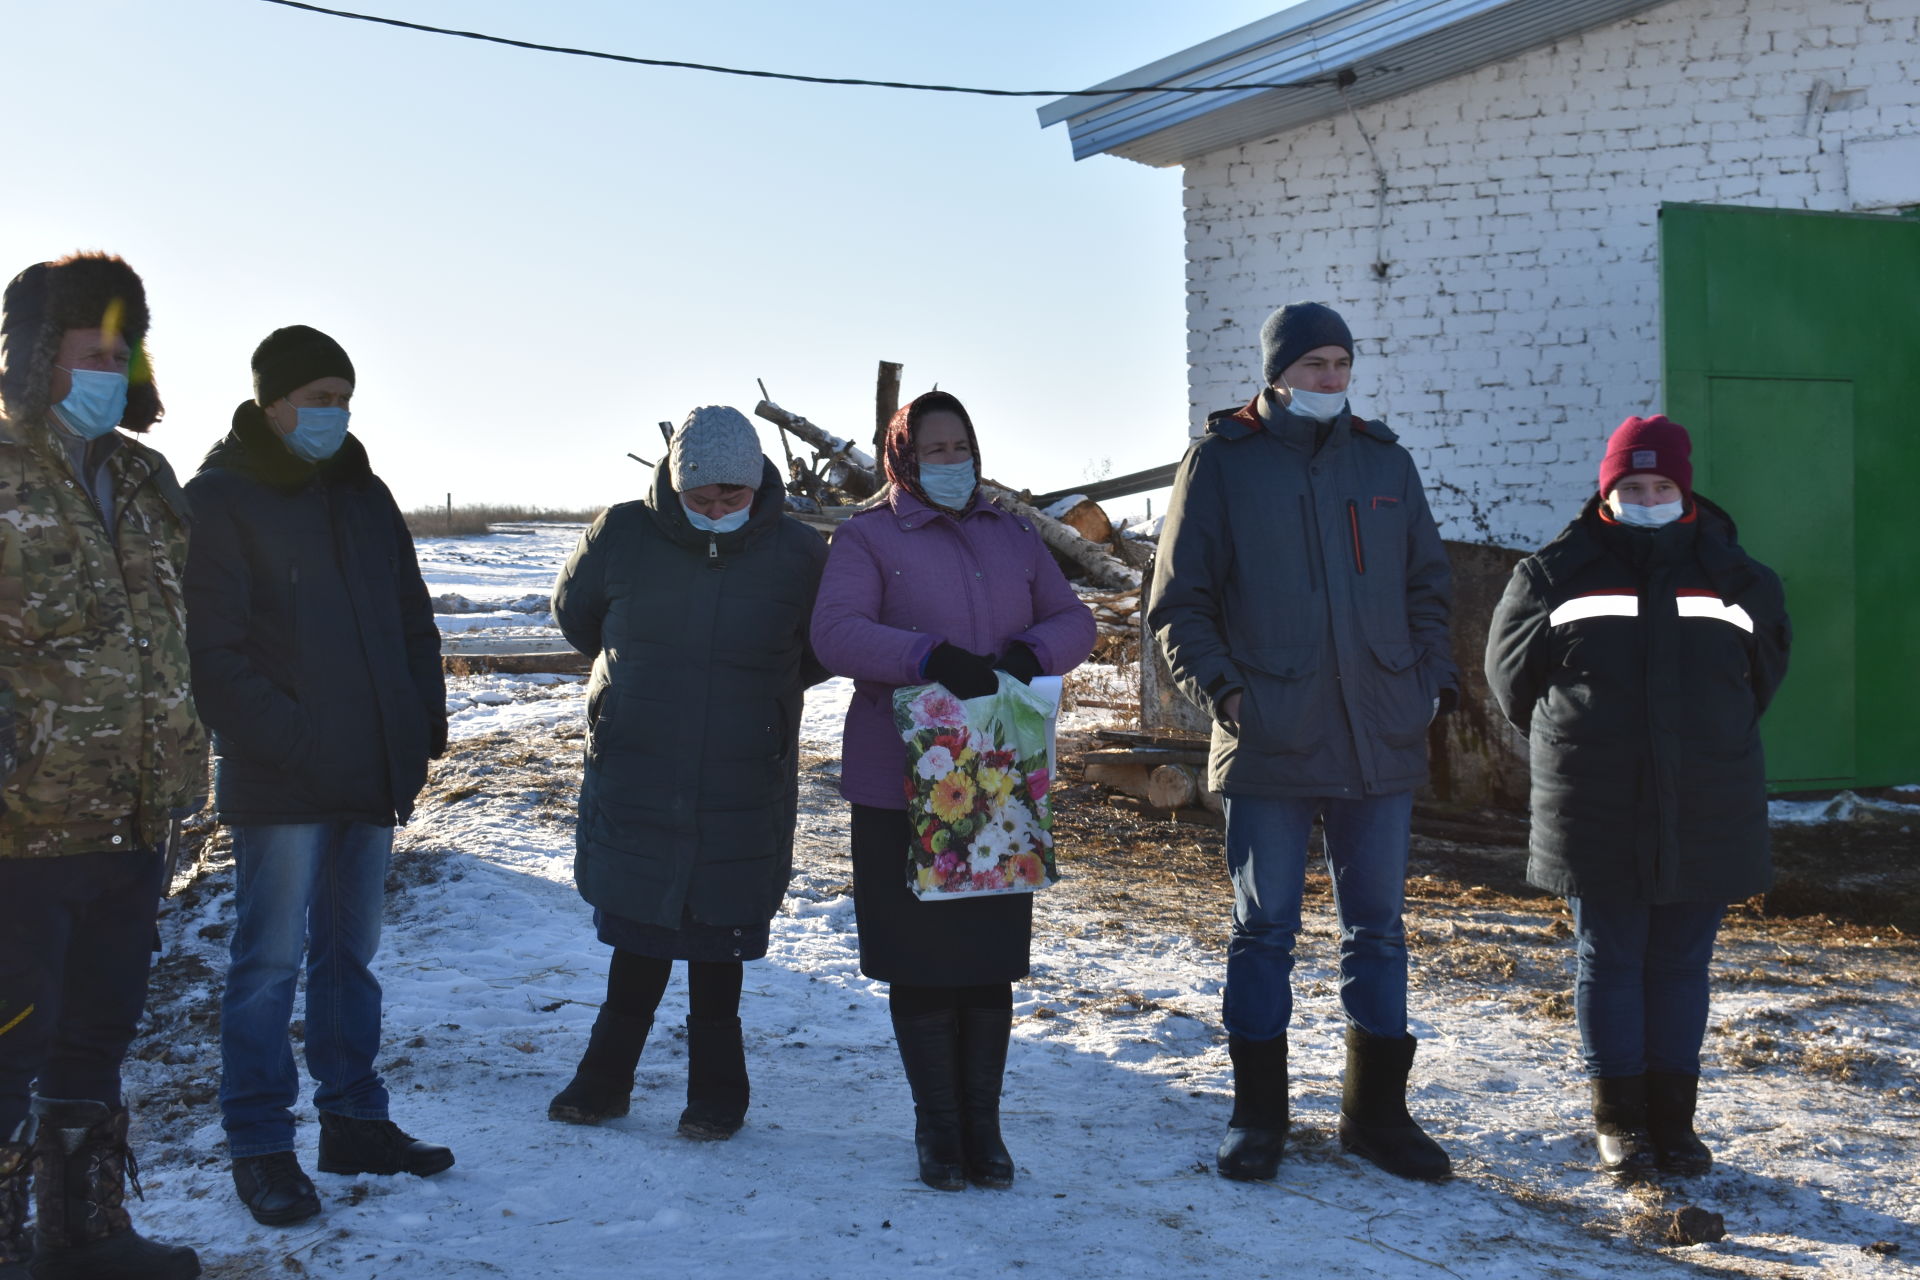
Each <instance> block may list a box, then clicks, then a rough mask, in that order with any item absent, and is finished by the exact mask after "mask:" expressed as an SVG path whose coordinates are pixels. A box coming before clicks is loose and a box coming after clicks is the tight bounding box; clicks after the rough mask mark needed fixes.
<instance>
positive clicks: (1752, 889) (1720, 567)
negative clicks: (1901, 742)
mask: <svg viewBox="0 0 1920 1280" xmlns="http://www.w3.org/2000/svg"><path fill="white" fill-rule="evenodd" d="M1789 638H1790V631H1789V628H1788V624H1787V612H1786V602H1785V599H1784V597H1783V595H1782V593H1781V588H1780V580H1779V578H1777V577H1775V576H1774V574H1773V571H1772V570H1770V569H1768V568H1767V567H1766V566H1765V565H1763V564H1760V563H1759V562H1758V561H1756V560H1754V559H1753V558H1752V557H1751V556H1749V555H1748V554H1747V553H1746V552H1745V551H1742V550H1741V549H1740V544H1739V543H1738V541H1737V540H1736V537H1735V531H1734V526H1733V521H1732V520H1731V519H1729V518H1728V517H1727V514H1726V513H1725V512H1724V511H1721V510H1720V509H1719V508H1718V507H1716V506H1714V505H1713V504H1712V503H1711V502H1708V501H1707V500H1706V499H1704V498H1701V497H1699V496H1698V495H1696V496H1695V498H1694V504H1693V507H1692V509H1691V510H1690V511H1689V513H1688V515H1687V516H1685V517H1684V518H1683V519H1681V520H1679V521H1676V522H1675V523H1673V524H1670V525H1667V526H1665V527H1664V528H1661V529H1652V530H1648V529H1634V528H1629V527H1626V526H1623V525H1619V524H1615V523H1613V522H1612V520H1611V519H1610V518H1607V517H1605V516H1603V514H1602V510H1601V506H1600V499H1599V498H1598V497H1595V498H1593V499H1591V500H1590V501H1589V502H1588V503H1587V506H1586V509H1585V510H1583V511H1582V512H1581V513H1580V515H1579V518H1577V519H1576V520H1574V522H1573V523H1572V524H1570V525H1568V526H1567V527H1566V529H1565V530H1563V531H1562V532H1561V534H1560V536H1559V537H1557V538H1555V539H1554V540H1553V541H1552V542H1551V543H1549V544H1547V546H1546V547H1545V548H1544V549H1543V550H1541V551H1540V552H1539V553H1538V554H1536V555H1533V556H1529V557H1528V558H1527V559H1525V560H1522V561H1521V562H1520V563H1519V564H1518V565H1516V566H1515V567H1514V571H1513V578H1512V579H1511V580H1510V581H1509V582H1508V584H1507V591H1506V594H1505V596H1504V597H1502V599H1501V601H1500V605H1499V607H1498V608H1497V609H1496V610H1495V611H1494V615H1493V623H1492V627H1491V629H1490V631H1489V633H1488V636H1487V681H1488V683H1489V684H1490V685H1492V687H1493V693H1494V697H1495V698H1496V699H1498V700H1499V703H1500V708H1501V710H1502V711H1504V712H1505V713H1506V716H1507V719H1509V720H1511V721H1512V722H1513V723H1514V725H1515V726H1517V727H1518V728H1519V729H1520V731H1521V732H1522V733H1525V734H1526V735H1527V737H1528V739H1529V742H1530V754H1531V764H1532V770H1533V832H1532V839H1531V848H1532V855H1531V857H1530V859H1529V861H1528V865H1527V879H1528V880H1529V881H1531V882H1532V883H1533V884H1536V885H1538V886H1540V887H1541V888H1543V889H1547V890H1549V891H1551V892H1553V893H1559V894H1571V895H1576V896H1580V897H1591V898H1604V899H1609V900H1632V901H1636V902H1646V903H1669V902H1733V901H1737V900H1739V899H1741V898H1745V897H1749V896H1751V895H1752V894H1756V893H1760V892H1763V891H1764V890H1766V889H1767V888H1768V887H1769V885H1771V883H1772V880H1773V875H1772V865H1771V860H1770V856H1769V850H1768V842H1767V795H1766V765H1765V762H1764V760H1763V759H1762V756H1761V750H1760V713H1761V712H1763V711H1765V710H1766V708H1767V704H1768V702H1770V701H1771V700H1772V698H1773V695H1774V691H1775V690H1776V689H1778V688H1779V687H1780V681H1781V679H1782V678H1783V677H1784V676H1785V675H1786V670H1787V648H1788V644H1789Z"/></svg>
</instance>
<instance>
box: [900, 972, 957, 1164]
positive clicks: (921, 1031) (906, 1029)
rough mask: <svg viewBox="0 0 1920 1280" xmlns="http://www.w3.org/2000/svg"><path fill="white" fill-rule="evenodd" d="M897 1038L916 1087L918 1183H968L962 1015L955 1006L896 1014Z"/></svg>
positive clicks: (909, 1078) (910, 1080)
mask: <svg viewBox="0 0 1920 1280" xmlns="http://www.w3.org/2000/svg"><path fill="white" fill-rule="evenodd" d="M893 1038H894V1041H895V1043H897V1044H898V1045H899V1046H900V1063H901V1065H902V1066H904V1067H905V1068H906V1069H907V1086H908V1087H909V1088H910V1089H912V1090H913V1150H914V1154H915V1156H916V1157H918V1159H919V1162H920V1181H922V1182H924V1183H926V1184H927V1185H928V1186H930V1187H932V1188H933V1189H934V1190H936V1191H959V1190H962V1189H964V1188H965V1187H966V1185H967V1170H966V1156H965V1146H964V1144H963V1142H962V1139H961V1134H960V1069H959V1059H960V1019H959V1014H958V1013H957V1011H955V1010H953V1009H936V1010H933V1011H931V1012H928V1013H920V1014H914V1015H910V1016H904V1017H903V1016H901V1015H900V1014H898V1013H895V1014H894V1017H893Z"/></svg>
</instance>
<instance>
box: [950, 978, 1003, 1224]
mask: <svg viewBox="0 0 1920 1280" xmlns="http://www.w3.org/2000/svg"><path fill="white" fill-rule="evenodd" d="M1012 1034H1013V1011H1012V1010H1011V1009H962V1010H960V1112H961V1134H960V1136H961V1150H962V1153H963V1154H964V1155H965V1157H966V1166H967V1180H968V1181H969V1182H971V1183H973V1184H974V1185H975V1186H977V1187H996V1188H999V1187H1010V1186H1012V1185H1013V1156H1012V1154H1010V1153H1009V1152H1008V1151H1007V1144H1006V1143H1005V1142H1004V1141H1002V1140H1001V1137H1000V1086H1001V1083H1002V1081H1003V1080H1004V1079H1005V1077H1006V1070H1007V1041H1008V1039H1009V1038H1010V1037H1011V1036H1012Z"/></svg>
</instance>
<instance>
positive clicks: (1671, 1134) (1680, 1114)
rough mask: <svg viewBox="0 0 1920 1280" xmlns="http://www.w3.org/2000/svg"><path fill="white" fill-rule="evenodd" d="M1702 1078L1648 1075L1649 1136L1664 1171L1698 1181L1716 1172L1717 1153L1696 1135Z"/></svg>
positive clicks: (1666, 1073) (1660, 1074) (1653, 1072)
mask: <svg viewBox="0 0 1920 1280" xmlns="http://www.w3.org/2000/svg"><path fill="white" fill-rule="evenodd" d="M1699 1096H1700V1077H1699V1076H1697V1075H1677V1074H1674V1073H1672V1072H1666V1071H1649V1072H1647V1134H1648V1136H1649V1137H1651V1138H1652V1139H1653V1149H1654V1154H1655V1156H1656V1158H1657V1159H1658V1160H1659V1162H1660V1168H1661V1169H1663V1170H1664V1171H1666V1172H1667V1173H1673V1174H1678V1175H1679V1176H1680V1177H1683V1178H1695V1177H1699V1176H1700V1175H1701V1174H1703V1173H1706V1172H1707V1171H1708V1170H1710V1169H1712V1168H1713V1152H1711V1151H1709V1150H1707V1144H1706V1143H1704V1142H1702V1141H1700V1139H1699V1136H1698V1135H1696V1134H1695V1133H1694V1131H1693V1110H1694V1104H1695V1103H1696V1102H1697V1101H1698V1100H1699Z"/></svg>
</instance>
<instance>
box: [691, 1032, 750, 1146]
mask: <svg viewBox="0 0 1920 1280" xmlns="http://www.w3.org/2000/svg"><path fill="white" fill-rule="evenodd" d="M747 1097H748V1087H747V1050H746V1047H745V1046H744V1045H743V1044H742V1043H741V1042H740V1019H738V1018H691V1017H690V1018H688V1019H687V1109H686V1110H685V1111H682V1112H681V1113H680V1136H681V1137H683V1138H692V1139H693V1140H694V1141H696V1142H725V1141H726V1140H727V1139H728V1138H731V1137H732V1136H733V1135H734V1134H736V1133H738V1132H740V1126H741V1125H742V1124H745V1123H746V1119H747Z"/></svg>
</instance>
